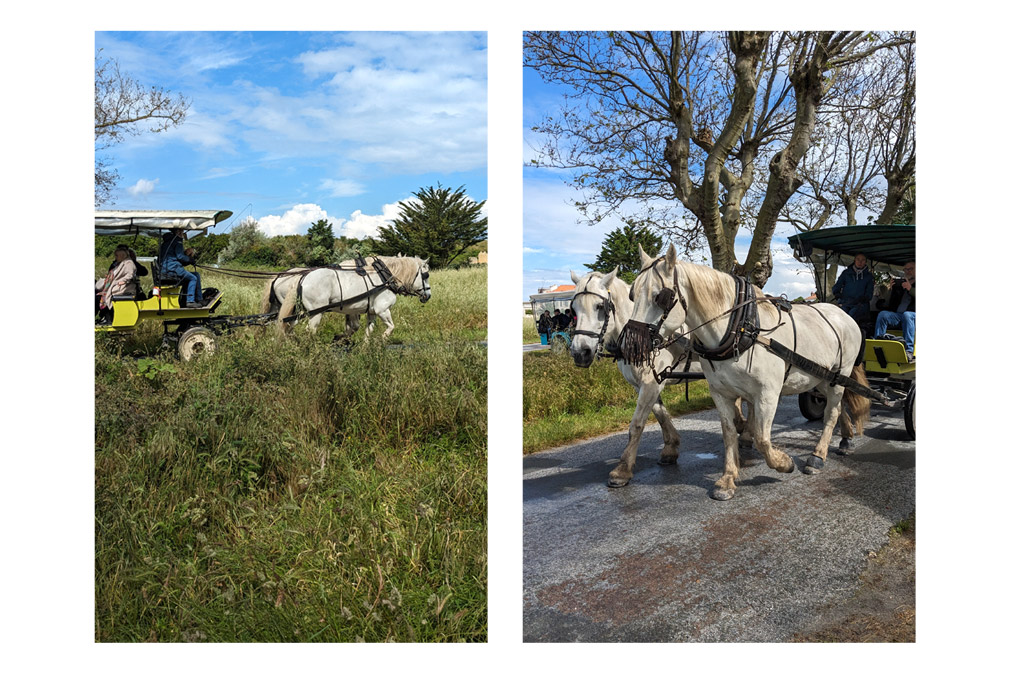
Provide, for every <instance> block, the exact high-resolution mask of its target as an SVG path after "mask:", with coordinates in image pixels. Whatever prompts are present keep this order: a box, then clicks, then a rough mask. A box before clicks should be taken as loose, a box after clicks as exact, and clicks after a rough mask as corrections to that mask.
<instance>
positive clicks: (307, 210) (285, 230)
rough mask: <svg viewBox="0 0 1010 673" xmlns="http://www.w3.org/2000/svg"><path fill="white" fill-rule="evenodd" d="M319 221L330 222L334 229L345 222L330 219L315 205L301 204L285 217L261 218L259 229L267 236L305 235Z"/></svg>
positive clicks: (269, 216)
mask: <svg viewBox="0 0 1010 673" xmlns="http://www.w3.org/2000/svg"><path fill="white" fill-rule="evenodd" d="M318 220H330V222H332V223H333V225H334V229H336V228H337V227H339V226H340V225H341V224H342V223H343V220H337V221H334V220H332V219H330V218H329V217H328V216H327V215H326V211H325V210H323V209H322V208H320V207H319V206H317V205H316V204H314V203H299V204H298V205H296V206H294V207H292V208H291V209H289V210H288V211H287V212H286V213H284V214H283V215H267V216H266V217H262V218H260V220H259V227H260V231H262V232H263V233H264V234H266V235H267V236H287V235H290V234H304V233H306V232H307V231H308V230H309V227H310V226H311V225H312V224H313V223H315V222H316V221H318Z"/></svg>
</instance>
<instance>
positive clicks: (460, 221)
mask: <svg viewBox="0 0 1010 673" xmlns="http://www.w3.org/2000/svg"><path fill="white" fill-rule="evenodd" d="M414 196H415V197H417V201H416V202H415V201H401V202H400V216H399V217H398V218H396V219H395V220H393V223H392V225H390V226H386V227H379V235H378V237H377V239H376V240H375V246H374V249H375V252H376V253H377V254H380V255H395V254H397V253H398V252H402V253H403V254H404V255H408V256H415V255H416V256H417V257H424V258H427V259H429V260H430V265H431V266H432V267H434V268H441V267H445V266H448V265H449V263H450V262H452V260H454V259H455V258H456V257H458V256H459V255H460V253H462V252H463V251H464V250H466V249H467V248H468V247H469V246H471V245H473V244H474V243H477V242H479V241H483V240H486V239H487V218H486V217H481V208H483V207H484V204H485V203H486V201H481V202H480V203H477V202H476V201H474V200H473V199H471V198H470V197H469V196H467V195H466V193H465V192H464V191H463V188H462V187H459V188H457V189H456V190H454V191H451V190H449V189H448V188H446V187H442V185H439V186H438V187H437V188H435V187H426V188H424V189H421V190H419V191H417V192H414Z"/></svg>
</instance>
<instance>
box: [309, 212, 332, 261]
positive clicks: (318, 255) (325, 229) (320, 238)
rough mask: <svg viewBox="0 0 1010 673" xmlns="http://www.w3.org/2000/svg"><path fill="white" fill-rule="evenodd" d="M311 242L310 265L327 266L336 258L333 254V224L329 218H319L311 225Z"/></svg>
mask: <svg viewBox="0 0 1010 673" xmlns="http://www.w3.org/2000/svg"><path fill="white" fill-rule="evenodd" d="M307 238H308V242H309V253H308V257H309V259H308V260H307V261H308V264H309V266H325V265H327V264H332V263H333V262H334V260H335V255H334V254H333V241H334V237H333V225H332V224H330V222H329V220H317V221H316V223H315V224H313V225H312V226H311V227H309V232H308V234H307Z"/></svg>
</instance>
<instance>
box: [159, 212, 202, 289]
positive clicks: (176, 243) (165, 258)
mask: <svg viewBox="0 0 1010 673" xmlns="http://www.w3.org/2000/svg"><path fill="white" fill-rule="evenodd" d="M185 240H186V232H185V231H184V230H182V229H173V230H171V231H169V232H168V233H166V234H165V235H164V236H162V242H161V249H160V250H159V251H158V260H159V263H160V264H161V272H162V274H167V275H174V276H179V277H180V278H182V279H183V282H184V284H185V286H186V290H185V292H186V294H185V298H186V305H187V306H200V305H202V304H203V291H202V289H201V288H200V274H198V273H196V272H195V271H187V270H186V269H185V266H186V265H189V264H193V263H194V262H195V261H196V249H194V248H185V249H184V248H183V246H182V242H183V241H185Z"/></svg>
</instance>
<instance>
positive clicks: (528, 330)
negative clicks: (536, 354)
mask: <svg viewBox="0 0 1010 673" xmlns="http://www.w3.org/2000/svg"><path fill="white" fill-rule="evenodd" d="M523 343H524V344H538V343H540V334H539V333H538V332H537V323H536V321H535V320H533V317H532V316H528V315H526V316H523Z"/></svg>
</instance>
